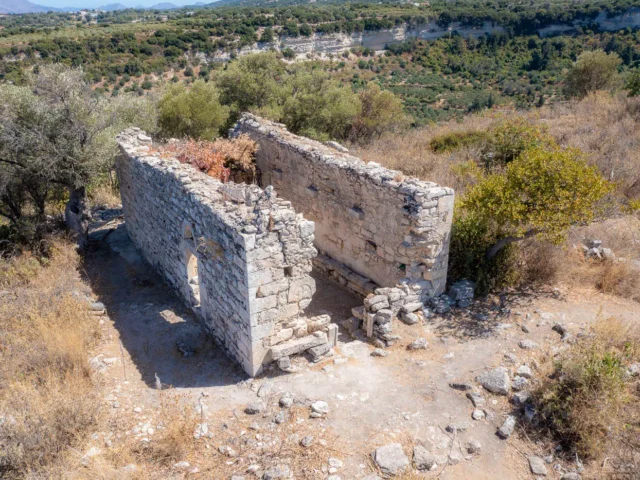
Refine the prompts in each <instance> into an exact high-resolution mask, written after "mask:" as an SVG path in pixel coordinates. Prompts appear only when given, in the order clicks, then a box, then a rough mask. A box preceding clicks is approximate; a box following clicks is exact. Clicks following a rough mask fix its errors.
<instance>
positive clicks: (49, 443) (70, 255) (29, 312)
mask: <svg viewBox="0 0 640 480" xmlns="http://www.w3.org/2000/svg"><path fill="white" fill-rule="evenodd" d="M6 263H7V264H8V265H9V264H10V265H11V268H9V269H7V270H4V269H3V271H5V274H4V275H3V283H4V284H5V285H8V286H9V288H10V290H9V292H10V293H9V295H5V296H4V297H3V303H2V305H1V306H0V418H1V419H2V421H0V476H3V477H6V478H24V476H25V475H26V474H27V473H28V472H41V473H40V474H41V475H42V476H47V474H46V473H45V472H47V471H49V470H50V469H55V467H56V464H59V463H60V462H62V461H63V460H64V457H65V456H66V455H68V454H69V452H70V451H71V449H72V448H74V447H78V446H80V445H81V444H82V442H83V440H84V439H85V438H86V436H87V435H89V434H90V433H91V431H92V429H93V428H94V427H95V426H96V425H97V423H98V420H99V409H98V405H99V399H98V398H97V395H96V389H95V386H94V383H93V382H92V379H91V377H90V367H89V364H88V359H89V349H90V348H91V346H92V345H93V344H94V342H95V341H96V338H97V328H96V327H97V322H96V321H95V319H92V318H91V317H90V316H89V314H88V312H87V309H86V307H85V306H83V305H81V304H80V302H79V301H78V300H77V299H76V298H74V297H73V295H71V292H70V288H71V287H70V286H71V285H73V284H74V282H75V281H76V267H77V266H78V263H79V258H78V256H77V254H76V253H75V249H74V247H73V246H72V245H70V244H64V243H61V242H57V243H56V244H55V245H54V252H53V254H52V256H51V257H50V259H49V265H48V266H44V267H43V266H37V267H36V266H35V264H34V263H33V258H31V257H28V256H24V257H18V258H13V259H11V260H10V261H8V262H6ZM4 266H5V265H3V267H4ZM6 271H9V272H10V273H8V274H7V273H6ZM40 474H39V475H40Z"/></svg>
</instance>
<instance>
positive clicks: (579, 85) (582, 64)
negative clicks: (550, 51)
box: [565, 50, 622, 98]
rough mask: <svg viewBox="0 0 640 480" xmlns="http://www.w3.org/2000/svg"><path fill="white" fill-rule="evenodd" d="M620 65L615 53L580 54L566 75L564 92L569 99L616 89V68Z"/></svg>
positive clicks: (617, 77)
mask: <svg viewBox="0 0 640 480" xmlns="http://www.w3.org/2000/svg"><path fill="white" fill-rule="evenodd" d="M621 63H622V60H620V57H619V56H618V54H616V53H605V52H603V51H602V50H595V51H593V52H584V53H582V54H580V56H579V57H578V59H577V60H576V63H575V64H574V65H573V67H572V68H571V70H569V72H568V73H567V78H566V80H565V92H566V94H567V95H568V96H570V97H578V98H583V97H586V96H587V95H588V94H589V93H592V92H595V91H597V90H610V89H612V88H614V87H617V86H618V84H619V80H620V76H619V74H618V67H619V66H620V64H621Z"/></svg>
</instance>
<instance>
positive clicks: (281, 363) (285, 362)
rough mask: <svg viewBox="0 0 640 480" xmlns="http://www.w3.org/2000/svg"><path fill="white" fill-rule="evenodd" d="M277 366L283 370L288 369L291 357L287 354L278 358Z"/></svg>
mask: <svg viewBox="0 0 640 480" xmlns="http://www.w3.org/2000/svg"><path fill="white" fill-rule="evenodd" d="M278 368H279V369H280V370H283V371H285V372H286V371H288V370H289V369H290V368H291V358H290V357H289V356H287V355H285V356H284V357H280V358H279V359H278Z"/></svg>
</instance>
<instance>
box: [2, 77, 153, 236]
mask: <svg viewBox="0 0 640 480" xmlns="http://www.w3.org/2000/svg"><path fill="white" fill-rule="evenodd" d="M132 125H136V126H139V127H142V128H145V129H147V130H149V131H153V130H154V129H155V110H154V107H153V105H152V104H151V103H150V102H149V101H148V100H147V99H145V98H141V97H138V96H137V95H119V96H117V97H105V96H97V95H95V94H94V92H93V91H92V90H91V87H90V85H89V84H88V83H87V82H86V81H85V76H84V73H83V72H82V71H81V70H79V69H69V68H67V67H65V66H64V65H48V66H42V67H40V69H39V71H38V73H37V75H30V76H29V78H28V83H27V85H25V86H15V85H3V87H2V88H0V216H3V217H5V218H6V219H7V220H8V221H9V222H10V223H11V224H13V225H15V226H18V225H20V224H21V223H23V222H22V221H23V220H24V219H25V218H28V217H30V216H33V217H35V219H34V220H35V222H42V221H43V220H44V216H45V208H46V206H47V204H48V202H49V201H51V200H53V199H57V200H63V199H66V198H68V199H69V201H68V202H67V212H66V213H67V222H68V223H69V226H70V227H71V228H72V229H73V230H74V231H75V232H76V233H77V234H78V235H79V241H80V245H81V246H84V244H85V242H86V234H87V231H86V228H87V226H88V223H87V220H88V218H89V215H88V212H87V210H86V208H87V205H86V187H87V186H88V185H89V183H90V182H91V181H92V180H94V179H95V178H96V177H97V176H99V175H100V174H104V173H105V172H106V171H108V170H109V169H110V168H111V166H112V161H113V158H114V155H115V154H116V152H117V145H116V141H115V137H116V135H117V134H118V133H120V132H121V131H122V130H124V129H125V128H127V127H128V126H132ZM34 214H35V215H34Z"/></svg>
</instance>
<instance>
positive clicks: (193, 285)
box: [187, 252, 200, 307]
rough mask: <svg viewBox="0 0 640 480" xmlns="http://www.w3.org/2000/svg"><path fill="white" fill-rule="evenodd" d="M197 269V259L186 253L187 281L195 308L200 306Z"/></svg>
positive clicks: (190, 253)
mask: <svg viewBox="0 0 640 480" xmlns="http://www.w3.org/2000/svg"><path fill="white" fill-rule="evenodd" d="M198 267H199V265H198V257H196V256H195V255H194V254H193V253H192V252H187V280H188V283H189V289H190V290H191V294H192V296H193V300H194V304H195V306H196V307H198V306H200V276H199V274H198V270H199V268H198Z"/></svg>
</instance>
